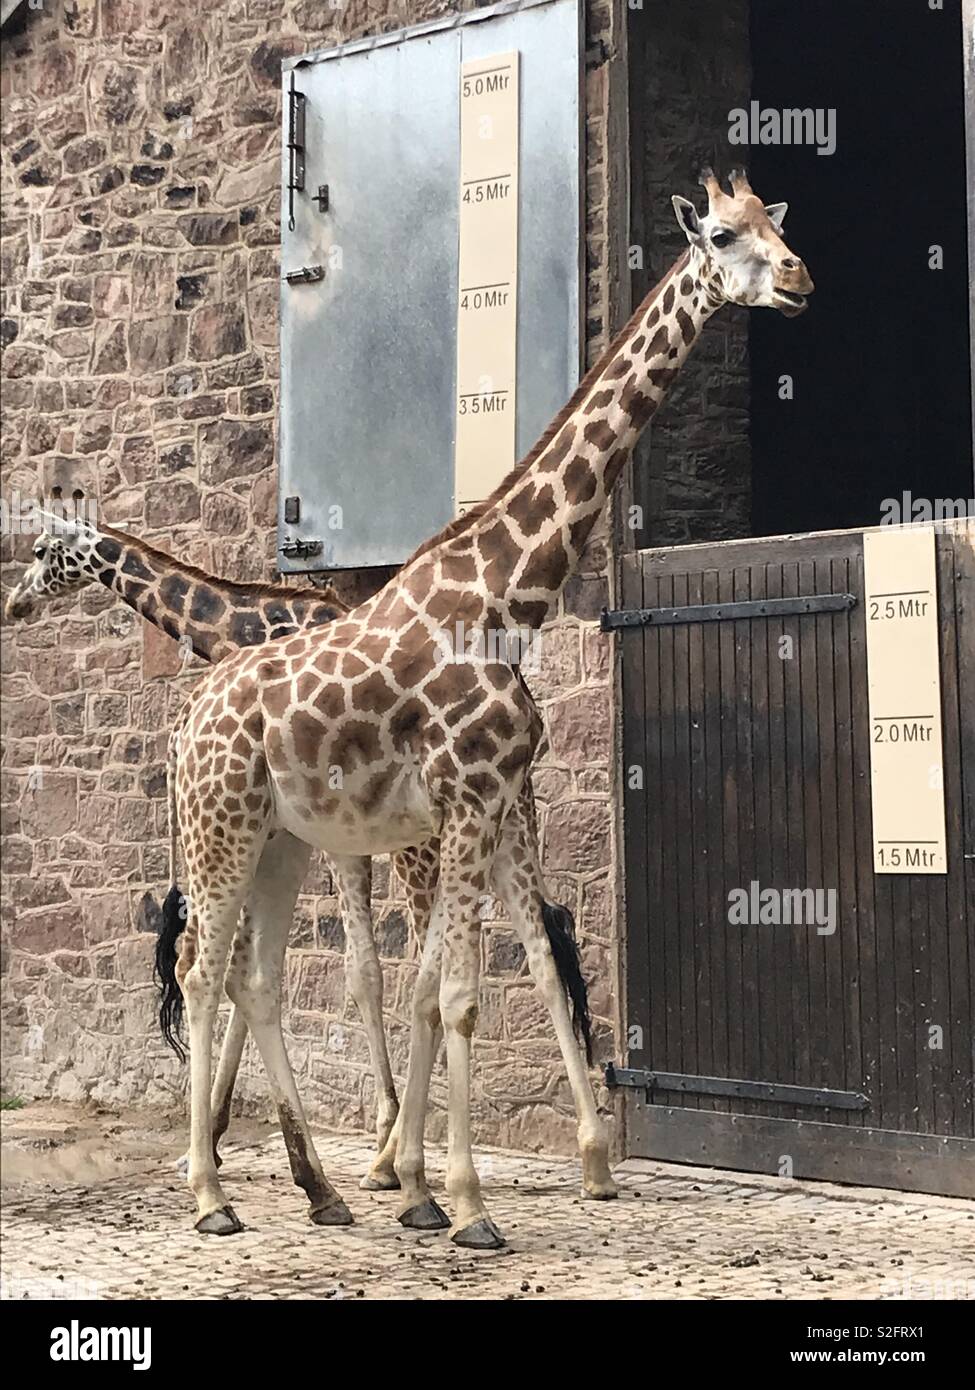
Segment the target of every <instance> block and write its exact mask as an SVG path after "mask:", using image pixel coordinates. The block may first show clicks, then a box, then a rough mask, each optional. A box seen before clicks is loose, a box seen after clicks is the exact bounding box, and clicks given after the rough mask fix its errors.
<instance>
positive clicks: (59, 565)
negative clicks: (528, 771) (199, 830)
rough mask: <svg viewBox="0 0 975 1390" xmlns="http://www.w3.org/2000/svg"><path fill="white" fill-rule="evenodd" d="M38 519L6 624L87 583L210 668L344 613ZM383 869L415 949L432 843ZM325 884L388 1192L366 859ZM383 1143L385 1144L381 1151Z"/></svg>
mask: <svg viewBox="0 0 975 1390" xmlns="http://www.w3.org/2000/svg"><path fill="white" fill-rule="evenodd" d="M40 515H41V517H42V518H44V519H45V521H46V524H47V526H48V528H49V529H47V530H45V531H44V532H42V534H41V535H40V536H39V537H38V538H37V540H36V541H35V543H34V546H33V559H32V562H31V564H30V565H28V566H27V568H26V569H25V570H24V572H23V574H22V576H21V578H20V581H19V583H18V584H17V585H16V586H15V587H14V588H13V589H12V590H11V592H10V594H9V595H8V598H7V602H6V605H5V613H6V616H7V617H8V618H9V619H24V618H28V617H30V616H31V615H32V614H33V613H34V612H35V611H36V609H37V607H38V606H39V605H40V604H41V603H42V602H44V601H47V600H52V599H58V598H61V597H64V596H66V595H72V594H74V593H75V592H77V590H79V589H80V588H82V587H83V586H85V585H88V584H92V583H101V584H102V585H104V586H105V587H106V588H107V589H109V590H110V591H112V592H113V593H115V594H116V596H117V597H118V598H120V599H121V600H122V601H123V602H124V603H126V604H127V605H128V606H129V607H130V608H132V609H134V610H135V611H136V612H137V613H139V614H140V615H141V616H142V617H143V618H145V619H146V620H147V621H149V622H151V623H152V624H154V625H155V626H157V627H159V628H161V629H162V630H163V631H165V632H166V633H167V634H168V635H169V636H170V637H172V638H174V639H177V640H178V641H179V642H180V644H181V646H182V649H183V651H184V652H187V653H188V652H189V651H192V652H193V653H194V654H195V655H196V656H197V657H199V658H201V659H202V660H204V661H206V662H208V663H213V662H216V661H219V660H220V659H222V658H223V657H224V656H226V655H228V654H229V653H231V652H235V651H237V650H239V649H240V648H241V647H246V646H256V645H258V644H259V643H261V642H264V641H267V640H269V639H271V638H272V637H281V636H285V635H288V634H290V633H292V632H296V631H299V630H300V629H302V628H304V627H314V626H318V625H319V624H324V623H328V622H331V621H333V620H334V619H335V618H336V617H337V616H339V615H340V614H342V613H345V612H347V611H348V609H347V607H346V605H345V604H344V603H343V602H342V601H341V599H339V597H338V595H337V594H336V593H335V590H334V589H333V588H332V587H331V585H326V586H324V587H322V588H294V587H290V586H284V585H274V584H250V583H240V582H234V581H230V580H226V579H222V578H219V577H216V576H214V575H210V574H207V573H205V572H204V571H203V570H200V569H198V568H196V567H195V566H191V565H188V564H186V563H184V562H183V561H180V560H178V559H176V558H175V557H174V556H172V555H169V554H167V553H166V552H165V551H162V550H159V549H157V548H156V547H155V546H152V545H150V544H149V543H148V542H146V541H144V540H142V539H140V538H138V537H136V536H133V535H132V534H130V533H128V532H125V531H119V530H117V529H116V528H113V527H111V526H108V525H107V524H104V523H101V524H99V525H97V526H96V525H95V524H94V523H93V522H91V521H88V520H82V519H81V518H73V517H71V516H70V515H58V514H56V513H54V512H45V511H43V510H41V512H40ZM171 790H172V787H171ZM527 796H528V798H529V803H530V804H529V805H528V806H527V808H526V813H525V814H526V824H528V825H529V826H530V827H531V833H532V834H534V835H537V831H536V829H535V813H534V805H533V801H532V798H531V791H530V787H529V788H528V789H527ZM175 825H176V816H175V810H174V808H173V806H172V805H170V827H171V830H172V831H175ZM171 859H172V863H173V872H174V876H175V864H176V851H175V842H174V843H173V846H172V847H171ZM393 866H394V869H395V872H396V874H397V877H398V878H399V880H400V882H401V883H402V885H403V888H404V891H405V895H406V901H407V914H408V917H409V920H410V923H411V926H412V929H413V932H414V935H415V937H416V938H417V940H418V942H419V943H420V945H421V946H422V943H423V940H424V937H425V934H426V925H427V922H428V921H429V917H430V912H431V910H432V907H433V900H434V891H435V888H436V882H437V876H438V872H439V849H438V845H437V843H436V842H435V841H431V842H428V843H427V844H425V845H421V846H410V847H407V848H406V849H404V850H402V851H401V852H400V853H399V854H397V855H394V856H393ZM294 867H295V874H296V875H297V876H294V875H293V876H292V877H291V878H290V879H289V880H288V882H287V884H286V885H282V886H281V890H280V892H279V894H278V897H277V898H276V900H275V902H274V904H273V905H272V904H267V905H265V907H264V909H263V911H264V914H265V916H266V917H270V916H271V915H272V914H273V921H274V923H275V929H276V933H277V937H278V945H277V949H279V951H280V953H281V955H282V957H283V953H284V949H285V946H286V943H287V937H288V932H289V928H290V924H291V920H292V917H293V909H294V904H295V901H296V899H297V895H298V891H299V888H300V883H301V875H300V874H298V873H297V858H296V859H295V866H294ZM334 877H335V883H336V889H337V892H338V895H339V905H340V913H341V916H342V918H343V921H344V923H345V925H346V977H347V978H348V980H349V983H350V988H351V992H352V996H353V998H354V1000H355V1002H356V1005H357V1007H358V1009H359V1012H360V1014H361V1016H362V1018H363V1022H364V1024H365V1028H366V1035H367V1040H368V1045H369V1050H370V1058H371V1063H372V1068H373V1076H374V1080H375V1088H376V1095H377V1114H376V1136H377V1151H378V1153H379V1154H383V1152H384V1149H385V1156H384V1157H383V1158H382V1160H380V1159H379V1158H377V1160H376V1161H375V1162H374V1163H373V1164H372V1166H371V1167H370V1170H369V1172H368V1173H367V1174H366V1175H365V1176H364V1178H363V1179H362V1182H361V1184H360V1185H361V1186H362V1187H363V1188H366V1189H368V1190H382V1189H393V1188H396V1187H398V1185H399V1182H398V1179H397V1177H396V1173H395V1169H394V1167H393V1156H394V1154H395V1134H394V1126H395V1121H396V1117H397V1113H398V1101H397V1096H396V1089H395V1084H394V1081H393V1076H392V1068H391V1065H390V1061H389V1054H388V1048H387V1044H386V1037H385V1030H384V1025H383V979H382V969H381V966H380V962H379V957H378V953H377V951H376V947H375V938H374V935H373V929H372V920H371V914H369V913H365V912H363V911H361V910H359V909H360V908H361V906H362V904H363V903H368V901H369V899H370V896H371V893H370V889H371V862H370V860H369V859H368V858H362V859H361V860H358V861H356V860H350V861H349V862H348V863H347V864H346V865H344V866H343V869H342V871H341V872H338V873H335V875H334ZM353 878H354V880H355V882H356V885H357V889H358V891H357V892H356V893H353V894H351V895H350V894H349V891H348V885H349V882H350V879H353ZM178 912H179V903H178V900H177V899H173V900H167V902H166V903H165V904H164V916H165V915H166V914H167V913H168V914H169V915H170V916H172V914H174V913H178ZM546 913H547V919H546V923H547V931H548V935H549V941H550V945H551V947H552V949H553V951H554V952H555V954H556V958H557V960H558V962H559V968H560V972H561V976H562V978H563V980H564V982H565V984H566V988H567V989H568V990H569V993H570V997H571V999H572V1004H573V1026H574V1028H575V1030H576V1033H577V1034H578V1035H579V1036H580V1037H581V1040H582V1041H583V1043H584V1045H585V1048H586V1055H587V1058H588V1060H589V1061H590V1063H591V1061H592V1039H591V1031H590V1021H589V1014H588V1000H587V998H586V989H585V983H584V980H583V978H582V974H581V970H580V968H579V963H578V959H577V957H576V955H575V952H574V948H573V945H572V940H571V927H572V922H571V916H570V915H569V914H567V913H566V912H565V910H564V909H560V908H557V907H556V906H555V905H553V904H549V903H546ZM177 922H178V918H177ZM167 949H168V948H167V944H166V943H165V942H163V943H162V950H161V954H160V957H159V961H160V964H159V965H158V966H157V968H159V969H165V968H166V967H165V956H166V951H167ZM178 1002H179V1001H178V999H174V1000H173V1001H172V1007H171V1008H170V1010H169V1011H168V1013H167V1018H166V1020H165V1024H166V1026H165V1027H164V1036H165V1037H166V1038H167V1040H168V1041H169V1042H170V1044H171V1045H172V1046H173V1048H174V1050H175V1051H176V1052H177V1054H178V1055H180V1056H182V1055H183V1049H182V1046H181V1044H180V1041H179V1036H178V1032H179V1030H178V1022H179V1020H178ZM246 1037H247V1024H246V1020H245V1019H244V1016H243V1014H242V1013H241V1011H240V1009H239V1008H238V1007H237V1006H236V1005H233V1006H232V1008H231V1015H230V1020H229V1023H228V1026H227V1030H226V1033H225V1035H224V1040H223V1044H222V1047H221V1053H220V1060H219V1064H218V1067H217V1070H216V1075H215V1078H214V1084H213V1091H212V1096H211V1109H212V1114H213V1147H214V1157H215V1161H216V1162H217V1163H218V1164H219V1163H220V1161H221V1160H220V1157H219V1153H218V1147H219V1143H220V1140H221V1138H222V1137H223V1135H224V1134H225V1133H226V1131H227V1128H228V1127H229V1123H230V1111H231V1102H232V1099H233V1091H234V1086H235V1083H236V1078H237V1073H238V1069H239V1066H240V1062H241V1058H242V1055H243V1049H244V1044H245V1042H246ZM391 1136H392V1143H391V1144H390V1146H389V1148H388V1149H386V1144H387V1140H389V1139H390V1137H391ZM181 1166H183V1165H182V1161H181ZM587 1181H588V1184H589V1190H588V1191H587V1194H586V1195H587V1196H599V1197H610V1196H613V1195H614V1194H615V1190H616V1189H615V1184H614V1183H613V1181H612V1178H611V1176H610V1174H609V1171H608V1153H607V1156H606V1158H605V1161H604V1162H603V1163H602V1164H601V1165H593V1164H590V1171H589V1174H588V1175H587Z"/></svg>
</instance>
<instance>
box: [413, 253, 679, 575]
mask: <svg viewBox="0 0 975 1390" xmlns="http://www.w3.org/2000/svg"><path fill="white" fill-rule="evenodd" d="M689 259H690V251H685V252H684V254H683V255H682V256H681V257H680V258H679V260H677V261H676V262H675V264H674V265H672V266H671V267H670V269H669V270H668V271H667V273H666V274H665V275H664V276H662V278H661V279H660V280H658V281H657V283H656V285H654V287H653V289H652V290H651V291H650V293H649V294H648V295H647V296H646V298H645V299H643V300H641V302H640V304H639V305H638V306H637V308H636V309H635V310H634V311H633V313H632V314H631V315H630V317H629V319H628V320H627V321H626V323H625V324H624V325H623V327H622V328H621V329H620V331H619V332H618V333H617V334H616V336H615V337H614V338H613V340H612V342H611V343H610V344H609V346H608V347H607V348H606V350H605V351H604V352H603V353H602V355H601V356H600V357H599V358H597V360H596V361H595V362H594V363H593V365H592V366H591V367H590V368H589V370H588V372H586V375H585V376H584V377H583V378H582V380H581V381H580V382H579V385H578V386H577V387H576V389H575V390H574V391H573V393H572V395H571V396H570V397H569V399H568V401H566V403H565V405H564V406H563V407H562V409H561V410H560V411H559V413H558V415H556V417H555V419H554V420H552V422H551V423H550V424H549V425H547V426H546V428H545V431H544V433H543V434H542V435H541V436H540V437H539V438H538V440H537V441H536V443H535V444H534V445H533V446H532V448H531V450H530V451H529V452H528V453H527V454H526V455H525V457H524V458H523V459H520V460H519V461H518V462H517V463H516V464H515V466H514V468H512V470H511V472H510V473H508V474H506V475H505V477H503V478H502V479H501V481H500V483H498V485H497V487H496V488H495V489H494V491H493V492H492V493H491V495H490V496H489V497H486V498H485V499H484V501H483V502H478V503H477V504H476V505H475V506H473V507H471V509H470V510H469V511H467V512H465V513H464V515H463V516H458V517H455V518H454V520H453V521H448V523H447V525H446V526H445V527H444V528H443V530H441V531H438V532H437V534H436V535H435V536H431V537H430V539H429V540H428V541H424V542H423V544H422V545H420V546H418V547H417V548H416V550H414V552H413V554H412V555H411V556H410V557H409V559H408V560H406V561H404V563H403V569H406V567H407V566H408V565H411V564H412V563H413V561H414V560H418V559H419V558H420V556H421V555H426V553H427V551H429V550H433V549H435V547H436V546H438V545H443V544H444V543H445V542H446V541H451V540H453V539H454V538H455V537H456V536H460V535H463V533H464V532H465V531H466V530H468V528H469V527H471V526H473V525H474V524H475V522H477V521H480V519H481V517H483V516H485V515H486V514H487V513H488V512H489V511H490V510H491V509H492V507H494V506H495V505H496V504H497V503H498V502H500V500H501V499H502V497H504V495H505V493H506V492H507V491H508V489H509V488H510V487H513V486H514V484H515V483H516V482H517V481H518V479H519V478H520V477H521V476H522V474H523V473H524V472H525V470H526V469H527V468H530V467H531V465H532V464H533V463H534V462H535V460H536V459H537V458H538V456H539V454H541V453H542V451H543V450H544V449H547V448H548V446H549V444H551V442H552V440H553V439H554V438H555V436H556V435H557V434H558V432H559V430H560V429H561V428H562V426H563V425H564V424H565V423H566V421H567V420H568V419H569V418H570V417H571V416H572V415H573V414H574V413H575V411H576V410H577V409H578V408H579V406H580V404H581V403H582V401H583V399H584V398H585V396H586V394H587V392H588V391H589V389H590V387H591V386H592V384H593V382H594V381H595V380H596V378H597V377H598V376H599V375H600V373H602V372H603V371H604V370H605V369H606V367H607V366H608V365H609V363H610V362H611V361H612V360H613V358H614V357H615V355H616V353H617V352H618V351H619V349H620V347H621V346H622V344H623V343H625V342H626V340H627V339H628V338H630V337H632V335H633V333H634V332H635V331H636V327H637V325H638V323H639V322H640V320H641V318H643V316H644V315H645V314H646V312H647V309H648V308H649V306H650V305H651V304H652V303H653V301H654V300H655V299H656V298H657V297H658V296H659V295H660V294H662V292H663V290H664V288H665V287H666V285H667V284H668V283H669V282H670V281H671V280H672V279H673V277H674V276H675V275H679V274H680V273H681V271H682V270H684V269H685V268H686V266H687V263H688V261H689Z"/></svg>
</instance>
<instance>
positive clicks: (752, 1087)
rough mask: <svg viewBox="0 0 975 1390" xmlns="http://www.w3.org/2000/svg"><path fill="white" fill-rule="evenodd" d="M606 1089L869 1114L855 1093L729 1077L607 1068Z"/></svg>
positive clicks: (861, 1097)
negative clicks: (671, 1093)
mask: <svg viewBox="0 0 975 1390" xmlns="http://www.w3.org/2000/svg"><path fill="white" fill-rule="evenodd" d="M606 1085H607V1086H608V1087H609V1088H610V1090H615V1089H616V1088H617V1087H620V1086H629V1087H634V1088H635V1089H637V1090H641V1091H645V1092H646V1098H647V1103H648V1104H649V1103H650V1092H651V1091H677V1092H678V1093H680V1094H681V1095H690V1096H732V1097H738V1098H740V1099H741V1100H767V1101H772V1102H775V1103H777V1104H779V1105H813V1106H816V1107H817V1108H818V1109H820V1110H869V1109H870V1100H869V1097H867V1096H864V1095H861V1094H860V1092H858V1091H831V1090H828V1089H826V1088H822V1089H820V1088H819V1087H814V1086H790V1085H787V1084H784V1083H783V1084H779V1083H777V1082H774V1081H739V1080H737V1079H736V1078H734V1077H728V1076H686V1075H684V1074H683V1073H681V1072H673V1071H642V1070H638V1069H635V1068H632V1067H617V1066H615V1065H614V1064H613V1063H612V1062H609V1063H607V1066H606Z"/></svg>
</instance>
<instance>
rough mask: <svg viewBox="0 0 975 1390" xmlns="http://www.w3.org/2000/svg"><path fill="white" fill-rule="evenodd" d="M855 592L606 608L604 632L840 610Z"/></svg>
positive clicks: (602, 620) (601, 623)
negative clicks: (668, 606)
mask: <svg viewBox="0 0 975 1390" xmlns="http://www.w3.org/2000/svg"><path fill="white" fill-rule="evenodd" d="M856 602H857V600H856V595H855V594H810V595H809V596H808V598H756V599H742V600H740V601H736V602H734V603H694V604H689V605H687V606H686V607H683V608H617V609H609V608H604V609H603V611H602V613H601V614H600V616H599V627H600V630H601V631H602V632H619V631H621V630H625V629H627V628H633V627H675V626H677V625H679V624H681V623H717V622H726V621H734V620H735V619H740V618H785V617H790V616H793V615H799V616H802V615H803V614H806V613H841V612H845V611H847V610H849V609H850V608H854V607H856Z"/></svg>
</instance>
